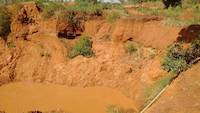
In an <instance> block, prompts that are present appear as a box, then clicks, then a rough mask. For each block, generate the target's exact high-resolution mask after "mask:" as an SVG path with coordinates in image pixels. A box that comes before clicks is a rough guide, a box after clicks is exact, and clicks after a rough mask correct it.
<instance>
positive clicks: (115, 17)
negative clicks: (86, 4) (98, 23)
mask: <svg viewBox="0 0 200 113" xmlns="http://www.w3.org/2000/svg"><path fill="white" fill-rule="evenodd" d="M119 18H120V14H119V13H118V12H111V13H109V14H108V15H107V16H106V20H107V21H108V22H115V21H116V20H118V19H119Z"/></svg>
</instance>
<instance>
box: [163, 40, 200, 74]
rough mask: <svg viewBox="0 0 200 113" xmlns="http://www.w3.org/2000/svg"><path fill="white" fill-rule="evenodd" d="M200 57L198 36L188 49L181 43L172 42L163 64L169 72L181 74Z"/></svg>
mask: <svg viewBox="0 0 200 113" xmlns="http://www.w3.org/2000/svg"><path fill="white" fill-rule="evenodd" d="M199 57H200V37H197V38H196V39H195V40H194V41H192V43H191V45H190V46H189V47H188V48H187V49H183V47H182V45H181V43H174V44H172V45H171V46H170V48H169V50H168V52H167V54H166V56H165V58H164V60H163V63H162V66H163V68H164V69H165V70H167V71H169V72H173V73H176V74H179V73H180V72H182V71H185V70H186V69H187V68H188V67H189V66H190V65H191V64H193V63H194V61H195V60H196V59H197V58H199Z"/></svg>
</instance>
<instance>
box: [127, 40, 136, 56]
mask: <svg viewBox="0 0 200 113" xmlns="http://www.w3.org/2000/svg"><path fill="white" fill-rule="evenodd" d="M137 50H138V47H137V45H136V44H135V43H133V42H128V43H127V44H126V45H125V52H126V53H128V54H132V53H134V52H136V51H137Z"/></svg>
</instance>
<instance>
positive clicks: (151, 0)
mask: <svg viewBox="0 0 200 113" xmlns="http://www.w3.org/2000/svg"><path fill="white" fill-rule="evenodd" d="M158 1H160V0H128V3H129V4H131V3H132V4H136V3H142V2H158Z"/></svg>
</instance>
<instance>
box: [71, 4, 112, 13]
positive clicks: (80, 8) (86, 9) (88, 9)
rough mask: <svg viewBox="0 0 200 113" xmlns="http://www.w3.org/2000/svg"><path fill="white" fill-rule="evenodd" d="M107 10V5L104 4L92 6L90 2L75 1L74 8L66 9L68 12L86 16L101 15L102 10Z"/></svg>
mask: <svg viewBox="0 0 200 113" xmlns="http://www.w3.org/2000/svg"><path fill="white" fill-rule="evenodd" d="M106 8H108V5H104V4H100V3H97V4H93V3H92V2H86V1H77V4H76V5H75V6H69V7H67V10H68V11H74V12H80V13H83V14H87V15H97V16H101V15H102V10H103V9H106Z"/></svg>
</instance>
